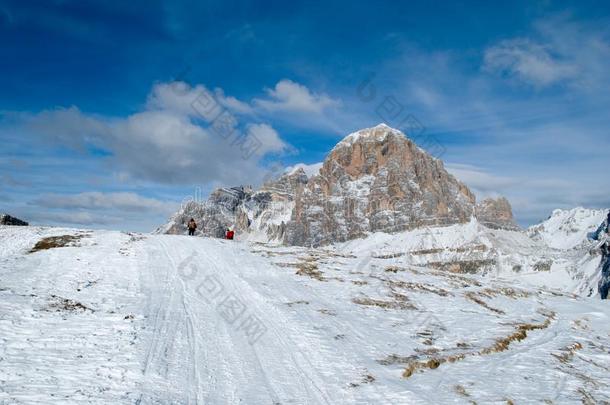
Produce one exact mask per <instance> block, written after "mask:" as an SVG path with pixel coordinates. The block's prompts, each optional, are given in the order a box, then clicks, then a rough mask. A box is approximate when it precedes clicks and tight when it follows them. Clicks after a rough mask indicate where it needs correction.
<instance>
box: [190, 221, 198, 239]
mask: <svg viewBox="0 0 610 405" xmlns="http://www.w3.org/2000/svg"><path fill="white" fill-rule="evenodd" d="M188 228H189V236H193V235H195V229H197V223H196V222H195V220H194V219H193V218H191V220H190V221H189V223H188Z"/></svg>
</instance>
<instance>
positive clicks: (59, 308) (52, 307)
mask: <svg viewBox="0 0 610 405" xmlns="http://www.w3.org/2000/svg"><path fill="white" fill-rule="evenodd" d="M46 310H47V311H52V312H64V311H65V312H86V311H89V312H95V311H94V310H93V309H91V308H89V307H87V306H86V305H83V304H81V303H80V302H78V301H74V300H70V299H67V298H62V297H58V296H57V295H51V302H50V303H49V304H48V305H47V308H46Z"/></svg>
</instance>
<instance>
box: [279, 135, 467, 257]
mask: <svg viewBox="0 0 610 405" xmlns="http://www.w3.org/2000/svg"><path fill="white" fill-rule="evenodd" d="M474 205H475V197H474V195H473V194H472V193H471V192H470V190H469V189H468V188H467V187H466V186H465V185H464V184H462V183H461V182H459V181H458V180H457V179H455V177H453V176H452V175H450V174H449V173H448V172H447V171H446V170H445V168H444V166H443V163H442V162H441V161H440V160H438V159H435V158H433V157H432V156H430V155H429V154H428V153H426V152H425V151H424V150H422V149H420V148H419V147H418V146H417V145H415V143H414V142H412V141H411V140H409V139H408V138H406V137H405V136H404V135H403V134H402V133H401V132H400V131H397V130H395V129H392V128H390V127H388V126H386V125H383V124H382V125H378V126H376V127H374V128H368V129H364V130H361V131H358V132H356V133H353V134H351V135H349V136H347V137H346V138H345V139H343V140H342V141H341V142H340V143H339V144H337V146H335V148H334V149H333V150H332V151H331V152H330V154H329V155H328V157H327V158H326V160H325V161H324V165H323V166H322V169H320V174H319V175H318V176H314V177H312V178H311V180H310V181H309V182H308V183H307V185H306V186H305V187H304V188H303V189H302V190H301V189H299V190H298V191H297V195H296V199H295V209H294V211H293V215H292V218H291V221H290V223H289V224H288V226H287V232H286V237H285V242H286V243H288V244H290V245H320V244H325V243H329V242H335V241H344V240H348V239H353V238H357V237H361V236H364V235H365V234H366V233H367V232H375V231H386V232H397V231H403V230H407V229H413V228H416V227H421V226H426V225H446V224H453V223H465V222H467V221H469V220H470V217H471V216H472V215H473V214H474Z"/></svg>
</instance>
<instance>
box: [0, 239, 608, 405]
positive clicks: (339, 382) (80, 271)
mask: <svg viewBox="0 0 610 405" xmlns="http://www.w3.org/2000/svg"><path fill="white" fill-rule="evenodd" d="M64 235H70V236H72V238H71V239H70V240H69V242H68V243H66V244H67V246H62V247H54V248H50V249H44V250H40V251H36V252H33V253H30V249H32V247H34V246H35V245H36V243H37V242H38V241H40V240H42V239H44V238H48V237H50V236H64ZM404 242H405V243H408V241H404ZM371 249H372V248H367V247H366V243H364V242H362V243H360V244H359V243H355V244H344V245H341V246H336V247H327V248H320V249H305V248H294V247H278V246H273V245H267V244H261V243H250V242H240V241H224V240H218V239H208V238H197V237H191V238H189V237H185V236H170V235H140V234H126V233H121V232H111V231H84V230H76V229H60V228H36V227H28V228H21V227H19V228H17V227H0V252H1V253H0V343H1V344H0V404H49V403H62V404H77V403H78V404H80V403H95V404H107V403H113V404H114V403H116V404H429V403H470V402H471V401H474V402H476V403H507V402H508V401H512V403H515V404H520V403H540V402H544V401H546V402H547V403H582V402H584V403H602V402H603V401H610V388H609V387H610V373H609V371H610V366H609V365H610V322H609V315H610V310H609V307H608V303H607V302H604V301H600V300H598V299H593V298H580V297H577V296H575V295H572V294H571V293H568V292H564V291H562V290H558V289H552V288H547V287H537V286H535V285H532V284H531V283H528V284H525V283H523V284H521V283H520V282H519V280H518V279H510V280H507V279H502V278H500V277H496V276H494V275H488V276H486V277H482V276H477V275H470V274H457V273H451V272H447V271H441V270H436V269H432V268H425V267H420V266H417V265H416V264H413V262H412V260H410V258H409V257H408V256H407V255H403V256H400V255H387V254H386V255H384V254H380V253H379V252H373V251H372V250H371ZM392 256H395V257H392Z"/></svg>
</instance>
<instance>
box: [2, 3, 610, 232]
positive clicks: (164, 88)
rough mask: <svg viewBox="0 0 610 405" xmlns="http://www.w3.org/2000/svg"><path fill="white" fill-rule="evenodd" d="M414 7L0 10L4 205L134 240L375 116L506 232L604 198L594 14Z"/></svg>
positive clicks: (607, 96) (603, 50)
mask: <svg viewBox="0 0 610 405" xmlns="http://www.w3.org/2000/svg"><path fill="white" fill-rule="evenodd" d="M400 3H404V4H400ZM430 3H431V2H393V1H388V2H380V1H375V2H342V1H338V2H328V1H326V2H315V1H314V2H274V1H267V2H259V3H257V2H239V1H237V2H236V1H233V2H232V1H221V2H205V1H198V2H171V3H170V2H166V3H163V2H154V1H147V2H93V1H78V2H76V1H66V0H64V1H40V2H39V1H32V2H27V4H26V2H19V1H0V34H1V35H0V46H1V49H2V59H1V60H0V89H2V90H1V92H0V141H1V144H2V149H1V151H0V211H7V212H9V213H11V214H13V215H15V216H18V217H22V218H23V219H26V220H30V221H31V222H32V223H35V224H50V225H69V226H84V227H94V228H114V229H124V230H140V231H147V230H151V229H153V228H154V227H155V226H156V225H158V224H160V223H162V222H164V221H165V220H166V218H167V216H168V215H169V214H171V213H172V212H173V211H174V210H175V209H176V208H177V207H178V206H179V205H180V202H181V201H182V200H183V199H184V198H187V197H188V196H189V195H193V192H194V191H193V190H195V188H197V187H199V188H200V189H201V190H202V193H203V195H205V194H207V193H208V192H209V191H210V190H211V189H212V188H213V187H216V186H218V185H236V184H240V183H245V184H258V183H259V182H260V181H261V180H262V179H263V178H265V177H266V176H269V175H273V174H275V173H277V172H278V170H279V168H280V167H286V166H290V165H294V164H296V163H306V164H314V163H317V162H320V161H322V160H323V159H324V156H325V154H326V153H327V152H328V151H329V150H330V149H331V148H332V147H333V145H334V144H335V143H336V142H337V141H338V140H340V139H341V138H342V137H343V136H345V135H347V134H348V133H350V132H352V131H354V130H357V129H360V128H364V127H369V126H373V125H376V124H378V123H379V122H382V121H385V122H386V123H388V124H389V125H392V126H396V127H398V128H399V129H401V130H403V131H405V132H407V134H408V135H410V136H412V137H413V138H415V140H416V141H417V142H418V143H420V144H422V146H423V147H424V148H427V149H428V150H429V151H430V152H431V153H433V154H435V155H437V156H439V157H441V158H442V159H443V160H444V161H445V164H446V167H447V168H448V169H449V170H450V171H451V172H452V173H454V174H455V175H456V176H457V177H458V178H460V179H461V180H463V181H464V182H466V184H468V185H469V186H470V187H471V188H472V189H473V190H474V191H475V193H476V194H477V196H479V197H480V198H483V197H486V196H495V195H505V196H507V197H508V198H509V200H510V201H511V203H512V204H513V209H514V212H515V215H516V218H517V220H518V221H519V223H520V224H522V225H528V224H532V223H535V222H537V221H539V220H541V219H544V218H546V217H547V216H548V215H549V214H550V213H551V211H552V210H553V209H554V208H570V207H574V206H577V205H582V206H585V207H592V208H593V207H596V208H600V207H608V206H610V197H609V193H608V190H610V180H609V179H608V177H609V176H608V163H609V157H610V154H609V151H610V148H609V146H610V113H609V111H610V92H609V90H610V76H609V73H608V72H610V28H609V27H610V13H609V12H610V5H609V4H608V3H607V2H603V1H590V2H582V1H581V2H562V1H539V2H536V1H523V2H520V1H516V2H510V3H511V4H495V3H497V2H483V1H472V2H451V3H447V4H445V3H442V2H440V3H435V4H430ZM217 113H218V114H222V115H220V117H222V118H223V119H226V120H224V121H222V122H224V123H227V125H228V127H227V126H225V127H219V126H217V124H219V122H220V121H219V119H218V118H217V117H218V116H219V115H218V114H217ZM222 128H225V129H224V130H223V129H222Z"/></svg>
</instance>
